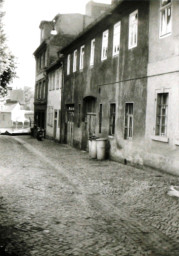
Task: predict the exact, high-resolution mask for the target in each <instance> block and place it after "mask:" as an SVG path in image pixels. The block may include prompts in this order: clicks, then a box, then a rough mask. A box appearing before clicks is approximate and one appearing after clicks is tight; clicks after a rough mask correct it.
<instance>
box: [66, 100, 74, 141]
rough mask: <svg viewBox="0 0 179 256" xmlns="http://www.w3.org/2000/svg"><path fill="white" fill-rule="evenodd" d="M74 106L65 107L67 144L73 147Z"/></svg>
mask: <svg viewBox="0 0 179 256" xmlns="http://www.w3.org/2000/svg"><path fill="white" fill-rule="evenodd" d="M73 132H74V105H70V106H67V144H69V145H71V146H72V145H73Z"/></svg>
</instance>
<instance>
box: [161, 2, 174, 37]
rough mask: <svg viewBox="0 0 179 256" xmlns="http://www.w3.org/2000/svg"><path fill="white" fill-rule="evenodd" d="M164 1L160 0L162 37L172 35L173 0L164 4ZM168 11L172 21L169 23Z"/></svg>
mask: <svg viewBox="0 0 179 256" xmlns="http://www.w3.org/2000/svg"><path fill="white" fill-rule="evenodd" d="M164 1H165V0H161V2H160V32H159V37H160V38H163V37H166V36H170V35H171V33H172V0H171V1H170V2H169V3H166V4H163V2H164ZM166 2H167V1H166ZM168 13H170V22H169V23H168V24H167V22H168V21H167V18H168ZM163 14H164V16H163Z"/></svg>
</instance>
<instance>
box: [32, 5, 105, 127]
mask: <svg viewBox="0 0 179 256" xmlns="http://www.w3.org/2000/svg"><path fill="white" fill-rule="evenodd" d="M108 7H109V5H107V4H98V3H95V2H93V1H90V3H88V5H87V8H86V12H87V15H83V14H58V15H56V16H55V17H54V19H53V20H52V21H42V22H41V24H40V30H41V40H40V46H39V47H38V48H37V49H36V50H35V52H34V56H35V59H36V82H35V83H36V84H35V98H34V112H35V113H34V120H35V123H36V124H37V126H40V127H42V128H46V123H47V120H46V116H47V90H48V89H47V87H48V80H47V75H46V69H47V67H49V66H50V65H51V64H52V63H53V62H55V61H56V60H57V59H58V54H57V53H58V52H59V51H60V49H62V48H63V47H64V46H65V45H67V44H68V43H69V42H71V41H72V40H73V39H74V37H75V36H76V35H78V34H79V33H80V32H82V31H83V30H84V28H85V27H86V26H88V25H89V24H90V23H91V22H92V21H94V20H95V19H96V17H97V16H99V15H101V12H103V11H104V10H105V9H106V8H108ZM96 8H97V9H96ZM93 15H94V16H93Z"/></svg>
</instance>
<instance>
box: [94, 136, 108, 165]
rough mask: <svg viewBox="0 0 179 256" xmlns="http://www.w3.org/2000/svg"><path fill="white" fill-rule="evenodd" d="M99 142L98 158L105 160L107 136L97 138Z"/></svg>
mask: <svg viewBox="0 0 179 256" xmlns="http://www.w3.org/2000/svg"><path fill="white" fill-rule="evenodd" d="M96 142H97V144H96V146H97V159H98V160H104V159H105V158H106V142H107V139H106V138H100V139H97V140H96Z"/></svg>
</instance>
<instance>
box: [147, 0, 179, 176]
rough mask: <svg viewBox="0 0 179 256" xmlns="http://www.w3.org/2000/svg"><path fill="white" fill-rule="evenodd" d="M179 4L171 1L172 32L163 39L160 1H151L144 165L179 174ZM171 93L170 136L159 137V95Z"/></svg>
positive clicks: (168, 119) (169, 101)
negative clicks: (156, 129) (157, 128)
mask: <svg viewBox="0 0 179 256" xmlns="http://www.w3.org/2000/svg"><path fill="white" fill-rule="evenodd" d="M178 11H179V2H178V1H172V32H171V34H170V35H168V36H166V37H164V38H160V37H159V26H160V18H159V17H160V2H159V1H151V2H150V26H149V64H148V81H147V116H146V137H145V140H146V142H145V145H146V147H145V157H144V163H145V164H146V165H149V166H152V167H154V168H157V169H160V170H164V171H167V172H170V173H175V174H178V175H179V160H178V159H179V151H178V147H179V101H178V99H179V57H178V55H179V30H178V22H177V21H178ZM164 92H167V93H168V99H169V100H168V107H167V134H166V136H162V137H161V136H159V137H156V133H155V126H156V98H157V93H164Z"/></svg>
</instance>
